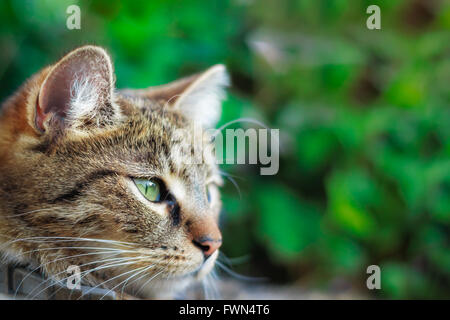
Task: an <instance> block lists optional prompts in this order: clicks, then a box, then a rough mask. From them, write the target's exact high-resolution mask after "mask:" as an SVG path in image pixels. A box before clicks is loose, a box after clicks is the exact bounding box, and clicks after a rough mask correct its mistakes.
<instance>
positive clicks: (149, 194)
mask: <svg viewBox="0 0 450 320" xmlns="http://www.w3.org/2000/svg"><path fill="white" fill-rule="evenodd" d="M133 180H134V183H135V184H136V187H137V188H138V189H139V191H140V192H141V193H142V195H143V196H144V197H145V198H146V199H147V200H149V201H151V202H159V201H161V189H162V186H161V183H160V182H159V181H158V180H157V179H150V180H145V179H133Z"/></svg>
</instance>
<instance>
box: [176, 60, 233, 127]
mask: <svg viewBox="0 0 450 320" xmlns="http://www.w3.org/2000/svg"><path fill="white" fill-rule="evenodd" d="M229 83H230V80H229V76H228V73H227V71H226V68H225V66H224V65H222V64H219V65H215V66H213V67H211V68H209V69H208V70H207V71H205V72H204V73H202V74H201V75H199V76H198V77H197V78H196V79H195V81H194V82H193V83H192V84H190V85H189V87H187V89H185V90H184V91H183V93H182V94H181V96H180V98H179V99H177V100H176V102H175V105H174V107H175V108H178V109H179V110H180V111H181V112H182V113H183V114H184V115H185V116H187V117H188V118H190V119H191V120H192V121H194V122H195V123H198V124H200V125H201V126H203V127H205V128H211V127H214V126H215V125H216V124H217V122H218V121H219V119H220V116H221V113H222V100H224V99H225V97H226V92H225V87H227V86H228V85H229Z"/></svg>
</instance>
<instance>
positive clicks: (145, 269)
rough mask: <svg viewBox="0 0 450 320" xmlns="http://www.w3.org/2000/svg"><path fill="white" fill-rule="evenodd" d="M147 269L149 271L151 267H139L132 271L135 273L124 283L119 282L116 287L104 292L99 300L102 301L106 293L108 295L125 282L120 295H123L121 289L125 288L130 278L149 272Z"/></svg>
mask: <svg viewBox="0 0 450 320" xmlns="http://www.w3.org/2000/svg"><path fill="white" fill-rule="evenodd" d="M149 269H151V266H147V267H146V266H144V267H140V268H137V269H134V271H135V273H134V274H132V275H131V276H130V277H128V278H126V279H125V280H124V281H122V282H120V283H119V284H117V285H116V286H114V287H113V288H111V289H110V290H109V291H108V292H106V293H105V294H104V295H103V296H102V297H101V298H100V300H102V299H103V298H104V297H105V296H107V295H108V293H110V292H111V291H113V290H114V289H115V288H117V287H119V286H120V285H121V284H122V283H124V282H125V283H124V286H123V287H122V294H123V289H124V288H125V284H126V283H128V281H129V280H130V279H131V278H133V277H135V276H137V275H138V274H141V273H142V272H145V271H147V270H149ZM138 270H140V271H139V272H136V271H138Z"/></svg>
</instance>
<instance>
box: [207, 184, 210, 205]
mask: <svg viewBox="0 0 450 320" xmlns="http://www.w3.org/2000/svg"><path fill="white" fill-rule="evenodd" d="M206 198H207V199H208V202H209V203H211V191H210V190H209V186H206Z"/></svg>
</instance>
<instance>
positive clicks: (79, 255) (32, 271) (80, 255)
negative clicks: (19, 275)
mask: <svg viewBox="0 0 450 320" xmlns="http://www.w3.org/2000/svg"><path fill="white" fill-rule="evenodd" d="M105 253H110V252H109V251H100V252H89V253H83V254H77V255H74V256H68V257H63V258H58V259H56V260H52V261H49V262H46V263H44V264H41V265H39V266H38V267H36V268H34V269H33V270H31V271H30V272H29V273H28V274H27V275H26V276H25V277H24V278H23V279H22V281H20V283H19V286H18V287H17V289H16V291H15V293H14V298H15V297H16V296H17V293H18V291H19V289H20V287H21V286H22V283H23V282H24V281H25V280H26V279H27V278H28V277H29V276H30V275H31V274H33V273H34V272H36V271H37V270H38V269H40V268H42V267H43V266H45V265H47V264H50V263H55V262H57V261H61V260H66V259H70V258H77V257H82V256H89V255H94V254H105ZM117 254H120V252H115V253H113V254H112V255H117ZM112 255H110V256H112ZM110 256H109V257H110Z"/></svg>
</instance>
